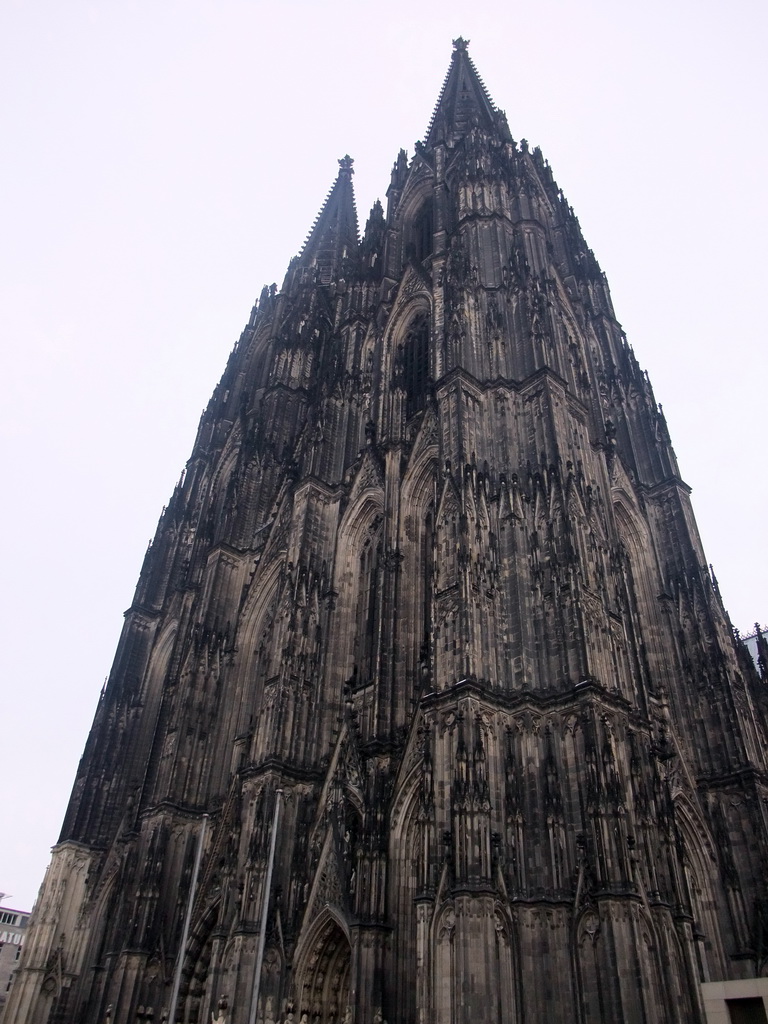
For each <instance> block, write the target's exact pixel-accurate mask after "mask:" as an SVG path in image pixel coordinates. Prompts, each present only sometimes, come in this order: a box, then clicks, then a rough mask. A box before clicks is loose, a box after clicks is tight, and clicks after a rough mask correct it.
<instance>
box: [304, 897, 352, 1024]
mask: <svg viewBox="0 0 768 1024" xmlns="http://www.w3.org/2000/svg"><path fill="white" fill-rule="evenodd" d="M303 959H304V969H303V970H302V972H301V982H300V984H301V993H300V996H299V1002H300V1006H299V1014H300V1019H301V1018H303V1016H304V1014H306V1015H307V1021H308V1024H341V1022H342V1021H343V1020H344V1018H345V1015H346V1012H347V1006H348V1005H349V969H350V963H351V960H352V950H351V948H350V945H349V940H348V939H347V937H346V935H345V934H344V932H343V931H342V929H341V927H340V925H339V924H338V922H337V921H336V920H335V918H333V917H331V916H330V915H329V916H328V917H327V918H326V919H325V921H324V923H323V924H322V925H321V926H320V928H319V929H318V930H317V931H316V932H315V936H314V938H313V939H312V940H311V942H310V943H309V945H308V948H307V951H306V954H305V956H304V958H303Z"/></svg>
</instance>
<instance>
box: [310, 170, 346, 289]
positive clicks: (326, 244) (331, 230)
mask: <svg viewBox="0 0 768 1024" xmlns="http://www.w3.org/2000/svg"><path fill="white" fill-rule="evenodd" d="M353 163H354V160H353V159H352V157H351V156H349V155H348V154H347V155H346V156H344V157H342V159H341V160H339V173H338V175H337V177H336V181H335V182H334V183H333V187H332V188H331V191H330V192H329V193H328V196H327V198H326V200H325V202H324V203H323V206H322V209H321V210H320V213H319V214H318V215H317V219H316V221H315V223H314V224H313V226H312V230H311V231H310V232H309V235H308V237H307V240H306V242H305V243H304V248H303V249H302V250H301V256H300V260H301V262H302V263H303V264H304V265H305V266H307V265H314V266H316V267H317V271H318V278H319V280H320V282H321V283H322V284H328V282H329V281H330V280H331V278H332V277H333V276H335V274H336V272H337V271H338V270H339V269H340V267H341V264H342V261H343V260H344V259H347V258H351V257H352V256H354V255H356V254H357V247H358V243H359V239H358V229H357V210H356V208H355V192H354V188H353V185H352V175H353V174H354V173H355V172H354V168H353V166H352V165H353Z"/></svg>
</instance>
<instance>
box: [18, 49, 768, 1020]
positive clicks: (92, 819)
mask: <svg viewBox="0 0 768 1024" xmlns="http://www.w3.org/2000/svg"><path fill="white" fill-rule="evenodd" d="M339 164H340V166H339V172H338V176H337V178H336V181H335V183H334V185H333V187H332V189H331V191H330V194H329V195H328V198H327V199H326V201H325V204H324V205H323V207H322V209H321V212H320V214H319V216H318V218H317V221H316V222H315V224H314V226H313V228H312V230H311V232H310V234H309V237H308V239H307V241H306V243H305V245H304V248H303V250H302V252H301V254H300V255H299V256H298V257H296V258H295V259H294V260H293V261H292V262H291V265H290V267H289V268H288V272H287V275H286V278H285V282H284V285H283V287H282V290H280V291H278V290H277V289H276V288H275V287H274V286H273V287H272V288H271V289H265V290H264V291H263V293H262V295H261V297H260V299H259V301H258V303H257V305H256V306H255V308H254V309H253V312H252V314H251V317H250V319H249V321H248V324H247V326H246V328H245V330H244V331H243V334H242V336H241V338H240V339H239V341H238V343H237V345H236V346H235V348H234V350H233V352H232V354H231V357H230V359H229V362H228V364H227V367H226V369H225V371H224V375H223V377H222V379H221V382H220V383H219V384H218V386H217V387H216V389H215V391H214V393H213V397H212V398H211V401H210V403H209V405H208V407H207V409H206V410H205V412H204V413H203V416H202V419H201V422H200V427H199V431H198V435H197V440H196V441H195V445H194V450H193V452H192V456H191V458H190V459H189V462H188V464H187V467H186V470H185V473H184V475H183V477H182V479H181V480H180V482H179V483H178V485H177V486H176V489H175V490H174V492H173V495H172V497H171V499H170V501H169V503H168V506H167V508H165V509H164V511H163V514H162V517H161V519H160V522H159V525H158V528H157V534H156V536H155V539H154V541H153V543H152V545H151V547H150V550H149V551H148V553H147V556H146V560H145V563H144V566H143V568H142V571H141V575H140V578H139V583H138V586H137V589H136V594H135V597H134V600H133V603H132V605H131V607H130V609H129V611H128V612H127V613H126V619H125V626H124V630H123V634H122V638H121V640H120V644H119V647H118V650H117V656H116V659H115V663H114V667H113V669H112V673H111V676H110V678H109V681H108V683H107V685H106V687H105V689H104V692H103V694H102V696H101V699H100V702H99V706H98V710H97V712H96V717H95V720H94V724H93V728H92V731H91V734H90V736H89V739H88V742H87V745H86V748H85V753H84V755H83V758H82V761H81V763H80V768H79V770H78V774H77V778H76V781H75V785H74V790H73V793H72V798H71V802H70V805H69V809H68V812H67V815H66V819H65V822H64V826H63V830H62V833H61V838H60V841H59V843H58V845H57V846H56V847H55V848H54V852H53V858H52V861H51V865H50V867H49V869H48V873H47V875H46V879H45V882H44V885H43V888H42V890H41V896H40V899H39V901H38V905H37V907H36V910H35V913H34V919H33V924H32V928H31V934H30V937H29V940H28V942H27V944H26V948H25V951H24V958H23V963H22V969H21V971H20V972H19V976H18V978H17V981H16V984H15V986H14V989H13V991H12V993H11V994H10V998H9V1004H8V1008H7V1015H6V1024H105V1022H109V1024H134V1022H141V1021H153V1022H156V1024H160V1022H162V1021H170V1022H172V1024H175V1022H184V1024H207V1022H209V1021H211V1019H214V1020H218V1021H226V1022H227V1024H284V1022H286V1021H287V1022H288V1024H291V1022H295V1024H300V1022H302V1024H343V1022H346V1024H353V1022H354V1024H383V1022H384V1021H388V1022H389V1024H476V1022H483V1024H488V1022H493V1024H545V1022H546V1024H565V1022H569V1024H570V1022H577V1024H598V1022H600V1024H613V1022H619V1021H621V1022H627V1024H661V1022H665V1024H666V1022H670V1024H671V1022H676V1024H683V1022H686V1024H687V1022H699V1024H703V1022H704V1021H705V1020H706V1019H707V1018H706V1014H707V1008H706V1005H705V1003H706V1000H705V998H704V996H703V992H704V991H705V990H706V988H707V983H711V982H736V981H738V980H739V979H742V980H743V979H755V984H757V983H758V982H759V983H760V984H763V982H762V981H760V979H761V978H764V977H765V975H766V973H768V889H767V885H768V882H767V880H768V763H767V756H766V749H767V746H766V741H767V736H768V645H766V643H765V641H764V640H763V639H762V638H760V637H759V636H758V639H759V640H760V642H761V657H760V659H759V664H760V669H759V670H758V669H756V668H755V666H754V664H753V662H752V660H751V658H750V657H749V655H748V653H747V652H746V650H745V648H744V647H743V645H742V644H740V643H739V640H738V637H734V635H733V631H732V629H731V626H730V623H729V621H728V618H727V615H726V613H725V611H724V609H723V605H722V603H721V600H720V595H719V593H718V589H717V584H716V581H715V580H714V579H713V577H712V576H711V574H710V573H709V571H708V570H707V568H706V560H705V557H704V554H703V552H702V549H701V544H700V541H699V537H698V535H697V530H696V525H695V522H694V518H693V514H692V511H691V505H690V501H689V488H688V487H687V486H686V484H685V483H684V482H683V479H682V478H681V476H680V473H679V470H678V467H677V463H676V461H675V455H674V452H673V450H672V447H671V444H670V439H669V435H668V432H667V427H666V424H665V421H664V417H663V415H662V413H661V410H660V408H659V406H658V405H657V403H656V402H655V400H654V396H653V391H652V389H651V385H650V383H649V380H648V377H647V375H646V374H645V373H644V372H643V370H642V369H641V368H640V366H639V365H638V362H637V361H636V359H635V356H634V354H633V351H632V349H631V348H630V347H629V345H628V344H627V341H626V339H625V337H624V334H623V332H622V329H621V327H620V325H619V323H618V322H617V320H616V317H615V315H614V311H613V306H612V304H611V299H610V295H609V292H608V286H607V284H606V280H605V277H604V275H603V273H602V272H601V270H600V267H599V266H598V264H597V262H596V260H595V257H594V256H593V254H592V252H591V251H590V249H589V248H588V247H587V245H586V244H585V242H584V239H583V237H582V235H581V231H580V228H579V223H578V220H577V219H576V217H575V215H574V213H573V210H572V209H571V207H570V206H569V205H568V203H567V202H566V200H565V198H564V196H563V193H562V191H561V190H560V189H559V187H558V185H557V184H556V182H555V179H554V177H553V175H552V170H551V169H550V167H549V165H548V163H547V162H546V160H545V159H544V158H543V156H542V154H541V152H540V151H539V150H538V149H533V150H531V149H529V147H528V144H527V143H526V142H525V141H524V140H523V141H521V142H515V140H514V139H513V138H512V136H511V134H510V131H509V128H508V126H507V122H506V119H505V117H504V114H503V113H502V112H501V111H500V110H498V109H497V108H496V107H495V106H494V105H493V103H492V102H491V100H490V97H489V96H488V93H487V92H486V90H485V87H484V86H483V84H482V81H481V80H480V78H479V77H478V74H477V71H476V70H475V67H474V65H473V63H472V61H471V60H470V57H469V54H468V52H467V44H466V42H465V41H464V40H462V39H458V40H456V41H455V43H454V52H453V55H452V59H451V64H450V67H449V70H448V74H447V77H446V79H445V83H444V85H443V89H442V92H441V94H440V97H439V100H438V103H437V107H436V110H435V113H434V116H433V118H432V121H431V123H430V125H429V129H428V131H427V135H426V138H425V139H424V142H423V143H421V144H418V145H417V147H416V152H415V154H414V156H413V158H412V159H411V160H410V161H409V160H408V159H407V157H406V154H405V152H404V151H401V152H400V154H399V155H398V157H397V160H396V162H395V164H394V167H393V170H392V177H391V183H390V185H389V189H388V191H387V204H386V210H384V209H383V208H382V206H381V204H380V203H378V202H377V203H376V204H375V205H374V207H373V209H372V210H371V212H370V215H369V217H368V221H367V223H366V226H365V230H364V232H363V234H362V239H361V238H360V237H359V234H358V224H357V215H356V212H355V203H354V197H353V186H352V174H353V168H352V160H351V159H350V158H349V157H345V158H344V159H343V160H341V161H339ZM766 983H768V982H766ZM718 1019H719V1018H718ZM723 1019H725V1018H723ZM739 1019H742V1018H739ZM744 1019H745V1020H746V1019H747V1018H744ZM750 1019H751V1018H750ZM754 1019H755V1020H758V1019H760V1018H759V1017H755V1018H754Z"/></svg>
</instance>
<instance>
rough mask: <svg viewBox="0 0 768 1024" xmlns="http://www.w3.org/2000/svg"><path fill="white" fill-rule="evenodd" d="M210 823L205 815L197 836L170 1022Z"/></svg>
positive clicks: (173, 1015) (172, 992)
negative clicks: (204, 842) (206, 832)
mask: <svg viewBox="0 0 768 1024" xmlns="http://www.w3.org/2000/svg"><path fill="white" fill-rule="evenodd" d="M207 824H208V815H207V814H204V815H203V823H202V825H201V826H200V835H199V836H198V837H197V850H196V851H195V866H194V867H193V868H192V883H191V885H190V887H189V898H188V899H187V910H186V913H185V914H184V927H183V928H182V930H181V945H180V946H179V955H178V957H177V958H176V970H175V972H174V975H173V990H172V991H171V1010H170V1013H169V1015H168V1020H169V1022H170V1024H175V1021H176V1003H177V1002H178V999H179V989H180V988H181V969H182V967H183V966H184V951H185V950H186V948H187V939H188V938H189V925H190V922H191V920H192V907H193V905H194V902H195V890H196V889H197V875H198V872H199V871H200V861H201V860H202V859H203V841H204V840H205V829H206V826H207Z"/></svg>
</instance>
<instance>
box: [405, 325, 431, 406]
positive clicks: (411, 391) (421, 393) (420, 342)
mask: <svg viewBox="0 0 768 1024" xmlns="http://www.w3.org/2000/svg"><path fill="white" fill-rule="evenodd" d="M402 372H403V385H404V387H405V416H406V419H410V418H411V416H414V415H415V414H416V413H417V412H420V411H421V410H422V409H423V408H424V404H425V402H426V398H427V393H428V390H429V317H428V316H427V314H426V313H420V314H419V315H418V316H416V317H414V319H413V320H412V321H411V323H410V326H409V328H408V331H407V333H406V335H405V340H404V341H403V345H402Z"/></svg>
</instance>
